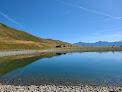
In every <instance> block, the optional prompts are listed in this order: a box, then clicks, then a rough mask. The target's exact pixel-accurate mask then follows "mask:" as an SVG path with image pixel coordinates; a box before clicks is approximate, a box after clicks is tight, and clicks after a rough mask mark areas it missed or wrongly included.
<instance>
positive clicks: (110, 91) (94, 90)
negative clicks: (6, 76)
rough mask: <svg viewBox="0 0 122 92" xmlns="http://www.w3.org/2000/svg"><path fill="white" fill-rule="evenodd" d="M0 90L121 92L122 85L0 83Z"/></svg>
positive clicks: (9, 91) (7, 91)
mask: <svg viewBox="0 0 122 92" xmlns="http://www.w3.org/2000/svg"><path fill="white" fill-rule="evenodd" d="M0 91H2V92H15V91H17V92H18V91H19V92H122V87H115V86H111V87H106V86H105V87H103V86H83V85H82V86H55V85H40V86H35V85H31V86H14V85H0Z"/></svg>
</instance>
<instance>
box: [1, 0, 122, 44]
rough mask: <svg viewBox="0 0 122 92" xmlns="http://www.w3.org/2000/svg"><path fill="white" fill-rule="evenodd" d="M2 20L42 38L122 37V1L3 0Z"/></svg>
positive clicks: (80, 39) (115, 39)
mask: <svg viewBox="0 0 122 92" xmlns="http://www.w3.org/2000/svg"><path fill="white" fill-rule="evenodd" d="M0 22H1V23H4V24H6V25H8V26H11V27H13V28H16V29H20V30H23V31H26V32H28V33H30V34H32V35H35V36H39V37H41V38H51V39H56V40H61V41H65V42H70V43H75V42H78V41H83V42H96V41H120V40H122V0H0Z"/></svg>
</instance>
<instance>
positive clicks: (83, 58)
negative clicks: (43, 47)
mask: <svg viewBox="0 0 122 92" xmlns="http://www.w3.org/2000/svg"><path fill="white" fill-rule="evenodd" d="M0 83H1V84H3V85H4V84H5V85H90V86H122V52H61V53H59V52H58V53H56V52H50V53H49V52H44V53H38V54H33V55H23V56H12V57H4V58H0Z"/></svg>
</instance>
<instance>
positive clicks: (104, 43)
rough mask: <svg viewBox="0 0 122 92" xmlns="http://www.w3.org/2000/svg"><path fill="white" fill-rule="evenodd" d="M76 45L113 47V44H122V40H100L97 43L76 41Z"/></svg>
mask: <svg viewBox="0 0 122 92" xmlns="http://www.w3.org/2000/svg"><path fill="white" fill-rule="evenodd" d="M74 44H75V45H81V46H86V47H111V46H113V45H114V46H117V47H119V46H121V45H122V40H121V41H118V42H107V41H98V42H95V43H85V42H78V43H74Z"/></svg>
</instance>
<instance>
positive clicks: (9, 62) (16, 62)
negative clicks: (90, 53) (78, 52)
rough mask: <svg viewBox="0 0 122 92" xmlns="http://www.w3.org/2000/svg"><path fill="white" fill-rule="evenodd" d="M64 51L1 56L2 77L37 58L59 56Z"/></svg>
mask: <svg viewBox="0 0 122 92" xmlns="http://www.w3.org/2000/svg"><path fill="white" fill-rule="evenodd" d="M62 54H64V53H46V52H45V53H38V54H33V55H24V56H12V57H6V58H0V77H1V76H4V75H6V74H7V73H9V72H12V71H14V70H16V69H19V68H22V67H25V66H27V65H29V64H31V63H33V62H35V61H37V60H40V59H43V58H51V57H53V56H59V55H62Z"/></svg>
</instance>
